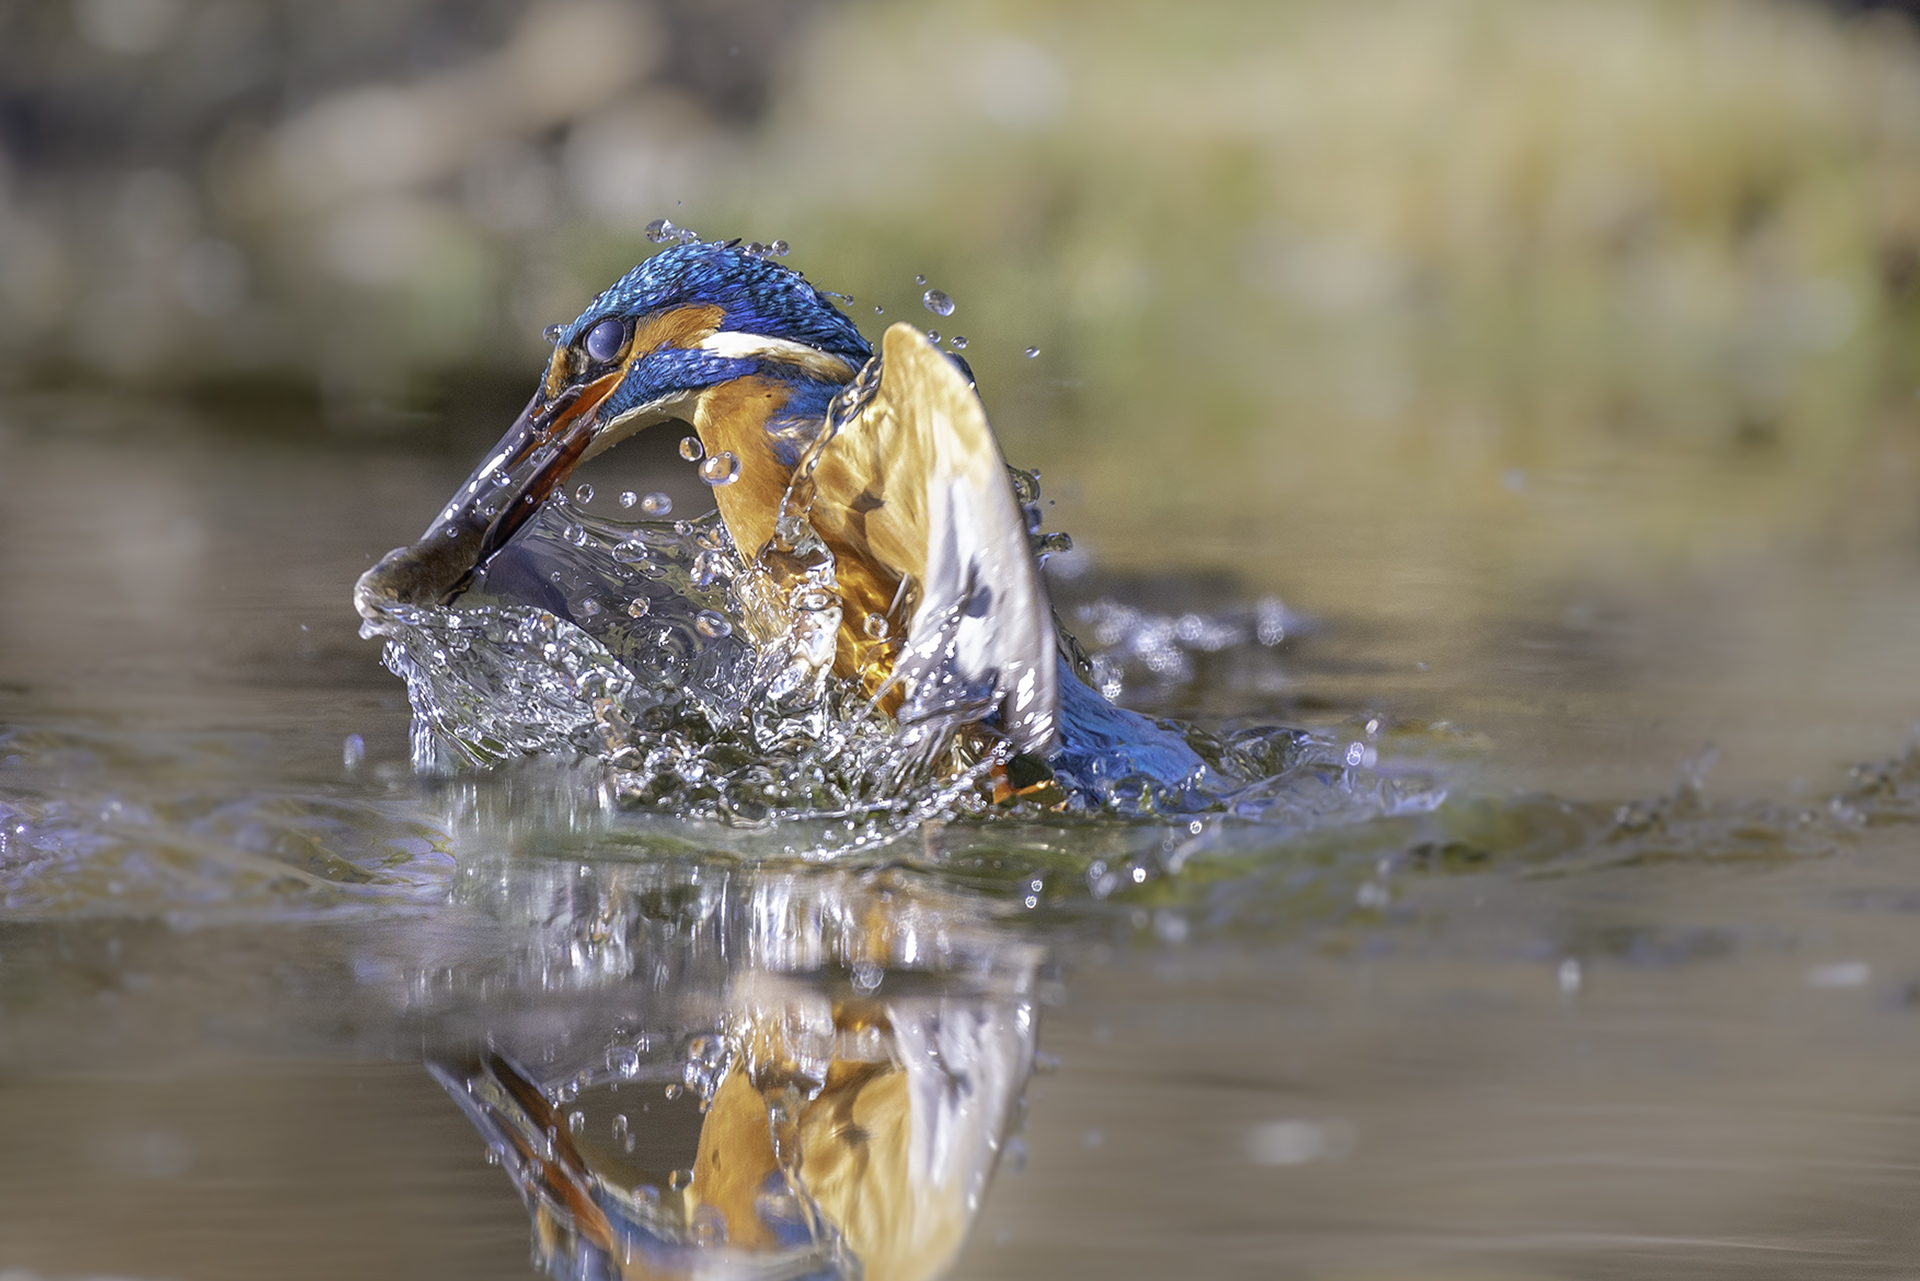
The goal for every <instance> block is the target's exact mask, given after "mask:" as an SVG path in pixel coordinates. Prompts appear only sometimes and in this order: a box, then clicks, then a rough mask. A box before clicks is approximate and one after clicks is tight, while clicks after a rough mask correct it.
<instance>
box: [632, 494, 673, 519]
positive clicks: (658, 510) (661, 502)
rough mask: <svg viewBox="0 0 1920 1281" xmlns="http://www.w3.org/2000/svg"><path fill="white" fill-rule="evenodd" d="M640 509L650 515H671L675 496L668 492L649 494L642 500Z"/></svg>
mask: <svg viewBox="0 0 1920 1281" xmlns="http://www.w3.org/2000/svg"><path fill="white" fill-rule="evenodd" d="M640 510H641V511H643V512H645V513H646V514H647V515H649V516H670V515H672V514H673V498H672V496H671V495H668V494H659V493H654V494H648V495H647V496H646V497H645V498H642V499H641V500H640Z"/></svg>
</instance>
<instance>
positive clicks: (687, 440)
mask: <svg viewBox="0 0 1920 1281" xmlns="http://www.w3.org/2000/svg"><path fill="white" fill-rule="evenodd" d="M706 452H707V449H706V446H704V445H702V444H701V443H700V438H699V437H698V436H682V437H681V438H680V456H681V457H682V458H684V459H686V460H687V461H688V462H690V463H697V462H699V461H700V460H701V458H703V457H705V456H706Z"/></svg>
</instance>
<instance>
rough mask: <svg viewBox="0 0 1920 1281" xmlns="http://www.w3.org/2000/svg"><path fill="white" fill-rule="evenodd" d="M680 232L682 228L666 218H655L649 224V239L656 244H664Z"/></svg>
mask: <svg viewBox="0 0 1920 1281" xmlns="http://www.w3.org/2000/svg"><path fill="white" fill-rule="evenodd" d="M679 234H680V229H679V228H678V227H676V226H674V225H673V224H672V223H670V222H668V221H667V220H666V219H665V218H655V219H654V220H653V221H652V222H650V223H648V224H647V239H648V240H651V241H652V242H653V243H654V244H656V245H664V244H665V243H666V242H667V241H669V240H672V239H674V238H675V237H677V236H678V235H679Z"/></svg>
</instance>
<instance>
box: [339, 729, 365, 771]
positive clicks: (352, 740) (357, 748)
mask: <svg viewBox="0 0 1920 1281" xmlns="http://www.w3.org/2000/svg"><path fill="white" fill-rule="evenodd" d="M366 759H367V740H366V739H364V738H361V737H360V736H359V735H358V734H349V735H347V737H346V741H345V742H343V743H342V744H341V745H340V763H341V764H343V765H345V766H346V767H347V768H348V769H359V768H360V763H361V762H362V761H364V760H366Z"/></svg>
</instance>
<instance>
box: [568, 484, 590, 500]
mask: <svg viewBox="0 0 1920 1281" xmlns="http://www.w3.org/2000/svg"><path fill="white" fill-rule="evenodd" d="M573 501H574V502H576V503H581V504H586V503H590V502H592V501H593V486H592V485H582V486H580V488H578V489H576V490H574V491H573Z"/></svg>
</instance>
